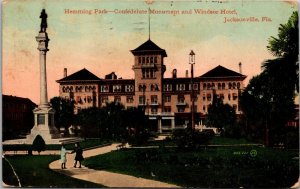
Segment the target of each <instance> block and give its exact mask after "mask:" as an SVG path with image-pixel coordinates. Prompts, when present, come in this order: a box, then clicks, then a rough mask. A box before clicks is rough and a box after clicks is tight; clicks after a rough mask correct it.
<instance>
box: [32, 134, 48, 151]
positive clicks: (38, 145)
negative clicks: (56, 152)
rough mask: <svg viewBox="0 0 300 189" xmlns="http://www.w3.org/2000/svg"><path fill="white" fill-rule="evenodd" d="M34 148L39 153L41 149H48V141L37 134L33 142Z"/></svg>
mask: <svg viewBox="0 0 300 189" xmlns="http://www.w3.org/2000/svg"><path fill="white" fill-rule="evenodd" d="M32 150H35V151H37V152H38V153H39V154H40V152H41V151H45V150H46V143H45V141H44V139H43V138H42V137H41V135H37V136H36V137H35V139H34V141H33V143H32Z"/></svg>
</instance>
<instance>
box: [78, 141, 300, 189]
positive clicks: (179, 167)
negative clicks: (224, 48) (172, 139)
mask: <svg viewBox="0 0 300 189" xmlns="http://www.w3.org/2000/svg"><path fill="white" fill-rule="evenodd" d="M251 150H256V152H257V154H256V155H252V156H251V155H250V152H251ZM295 156H298V152H296V151H286V150H279V149H277V150H276V149H267V148H259V147H243V148H241V147H230V148H228V147H227V148H209V149H206V150H205V149H201V150H198V151H187V150H179V149H177V148H168V149H166V148H164V149H162V148H160V149H124V150H120V151H114V152H111V153H107V154H103V155H99V156H95V157H91V158H88V159H86V160H85V161H84V164H85V166H88V167H90V168H93V169H100V170H102V169H104V170H108V171H112V172H118V173H123V174H128V175H134V176H137V177H143V178H148V179H154V180H159V181H163V182H167V183H173V184H177V185H179V186H184V187H223V188H224V187H230V188H232V187H234V188H239V187H252V188H253V187H290V186H292V185H293V184H294V183H295V182H296V181H297V179H298V176H299V170H298V168H299V162H298V161H295V160H292V158H293V157H295ZM154 175H155V176H154Z"/></svg>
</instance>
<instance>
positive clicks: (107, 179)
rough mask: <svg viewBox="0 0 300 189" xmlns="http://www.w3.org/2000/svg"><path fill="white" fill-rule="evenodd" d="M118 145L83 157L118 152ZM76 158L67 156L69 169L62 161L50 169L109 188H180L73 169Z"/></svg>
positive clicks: (117, 174) (136, 178) (100, 149)
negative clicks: (62, 166) (62, 167)
mask: <svg viewBox="0 0 300 189" xmlns="http://www.w3.org/2000/svg"><path fill="white" fill-rule="evenodd" d="M117 145H118V144H112V145H110V146H105V147H101V148H96V149H92V150H87V151H84V152H83V156H84V157H85V158H87V157H91V156H95V155H99V154H104V153H108V152H111V151H113V150H116V146H117ZM74 156H75V154H67V164H66V167H67V169H61V167H60V166H61V162H60V160H57V161H54V162H52V163H50V164H49V168H50V169H52V170H54V171H56V172H59V173H62V174H65V175H67V176H71V177H73V178H77V179H81V180H86V181H90V182H94V183H98V184H102V185H104V186H107V187H172V188H173V187H176V188H177V187H179V186H176V185H172V184H167V183H163V182H159V181H155V180H149V179H144V178H139V177H134V176H129V175H124V174H119V173H112V172H108V171H101V170H94V169H89V168H87V167H84V166H83V167H82V168H81V169H80V168H73V163H74Z"/></svg>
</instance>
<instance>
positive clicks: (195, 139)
mask: <svg viewBox="0 0 300 189" xmlns="http://www.w3.org/2000/svg"><path fill="white" fill-rule="evenodd" d="M214 135H215V133H214V132H213V131H211V130H207V131H203V132H200V131H197V130H192V129H190V128H187V129H177V130H174V131H173V133H172V137H171V139H172V140H174V141H175V142H176V144H177V147H179V148H184V147H188V148H197V147H199V146H200V145H207V144H208V143H209V141H210V140H211V139H212V138H213V136H214Z"/></svg>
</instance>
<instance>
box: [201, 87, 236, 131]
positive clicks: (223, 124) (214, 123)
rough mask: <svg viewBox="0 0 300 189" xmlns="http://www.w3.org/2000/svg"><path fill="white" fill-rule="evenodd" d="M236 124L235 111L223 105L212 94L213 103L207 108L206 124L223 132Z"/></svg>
mask: <svg viewBox="0 0 300 189" xmlns="http://www.w3.org/2000/svg"><path fill="white" fill-rule="evenodd" d="M235 122H236V114H235V109H234V108H233V107H231V106H230V105H229V104H224V103H223V100H222V99H221V98H218V97H217V95H216V94H215V92H214V95H213V102H212V104H211V106H209V108H208V114H207V119H206V124H207V125H208V126H210V127H216V128H218V129H220V130H223V129H225V130H226V128H229V127H232V126H233V125H234V124H235Z"/></svg>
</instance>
